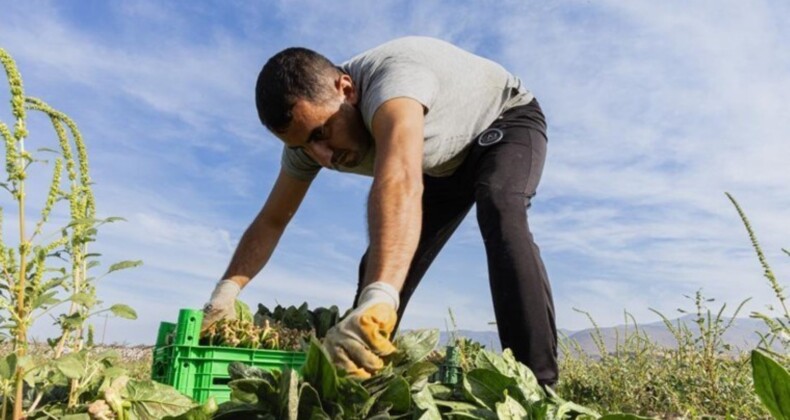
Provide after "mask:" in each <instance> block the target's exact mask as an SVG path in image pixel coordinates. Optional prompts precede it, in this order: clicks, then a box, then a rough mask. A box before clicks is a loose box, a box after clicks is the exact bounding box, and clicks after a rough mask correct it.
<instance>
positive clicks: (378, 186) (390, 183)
mask: <svg viewBox="0 0 790 420" xmlns="http://www.w3.org/2000/svg"><path fill="white" fill-rule="evenodd" d="M412 178H413V177H412ZM412 178H410V177H409V176H408V175H407V174H405V173H402V174H397V175H394V176H385V177H380V178H378V179H376V180H375V181H374V183H373V186H372V187H371V190H370V197H369V198H368V225H369V229H370V251H369V255H368V262H367V269H366V271H365V281H364V284H365V285H367V284H370V283H372V282H374V281H383V282H386V283H389V284H391V285H393V286H394V287H395V288H396V289H398V290H400V289H401V288H402V286H403V282H404V281H405V279H406V274H407V273H408V270H409V265H410V264H411V259H412V257H413V256H414V252H415V250H416V249H417V243H418V241H419V237H420V228H421V223H422V178H421V177H419V178H418V179H412Z"/></svg>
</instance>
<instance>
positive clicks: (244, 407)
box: [212, 400, 268, 420]
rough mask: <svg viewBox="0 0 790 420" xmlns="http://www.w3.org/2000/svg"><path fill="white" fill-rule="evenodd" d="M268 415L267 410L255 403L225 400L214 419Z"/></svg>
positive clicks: (257, 417) (224, 419) (251, 417)
mask: <svg viewBox="0 0 790 420" xmlns="http://www.w3.org/2000/svg"><path fill="white" fill-rule="evenodd" d="M266 415H268V414H267V412H266V410H263V409H261V408H259V407H258V406H257V405H254V404H247V403H243V402H239V401H232V400H231V401H225V402H224V403H222V404H220V405H219V408H218V409H217V411H216V412H215V413H214V415H213V416H212V419H213V420H237V419H259V418H264V416H266Z"/></svg>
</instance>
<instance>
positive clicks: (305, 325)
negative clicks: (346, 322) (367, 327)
mask: <svg viewBox="0 0 790 420" xmlns="http://www.w3.org/2000/svg"><path fill="white" fill-rule="evenodd" d="M253 318H254V322H255V324H256V325H258V326H262V325H264V323H266V322H268V323H270V324H271V325H279V326H282V327H284V328H288V329H295V330H300V331H313V332H314V333H315V336H316V337H317V338H324V337H325V336H326V332H327V331H329V329H330V328H332V327H333V326H334V325H335V324H337V322H338V321H339V320H340V312H339V311H338V309H337V306H334V305H333V306H331V307H329V308H322V307H319V308H315V309H312V310H311V309H309V307H308V305H307V302H304V303H302V304H301V305H300V306H299V307H298V308H297V307H296V306H293V305H292V306H288V307H284V306H281V305H277V306H275V307H274V309H272V310H270V309H269V308H267V307H266V306H265V305H262V304H258V311H257V312H256V313H255V315H254V317H253Z"/></svg>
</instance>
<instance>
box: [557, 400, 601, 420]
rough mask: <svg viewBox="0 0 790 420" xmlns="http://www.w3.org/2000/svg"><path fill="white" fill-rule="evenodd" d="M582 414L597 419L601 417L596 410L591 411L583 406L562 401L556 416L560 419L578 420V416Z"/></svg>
mask: <svg viewBox="0 0 790 420" xmlns="http://www.w3.org/2000/svg"><path fill="white" fill-rule="evenodd" d="M582 414H586V415H588V416H590V417H592V418H596V419H597V418H598V417H600V416H601V415H600V414H598V412H596V411H595V410H591V409H589V408H587V407H585V406H583V405H579V404H576V403H574V402H571V401H564V400H561V402H560V403H559V404H558V406H557V414H556V415H557V417H558V418H565V417H572V418H576V417H577V416H579V415H582Z"/></svg>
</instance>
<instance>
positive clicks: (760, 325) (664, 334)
mask: <svg viewBox="0 0 790 420" xmlns="http://www.w3.org/2000/svg"><path fill="white" fill-rule="evenodd" d="M694 318H695V315H687V316H684V317H681V318H677V319H674V320H672V321H670V322H671V324H672V325H673V328H675V329H678V326H683V325H685V326H686V327H687V328H688V330H689V331H690V332H691V333H692V334H693V336H694V337H698V336H699V328H698V325H697V324H696V323H695V322H694ZM731 320H732V325H730V327H729V328H728V329H727V330H726V331H725V332H724V335H723V336H722V341H723V343H724V344H727V345H729V346H730V350H729V353H731V354H737V353H738V352H740V351H748V350H751V349H753V348H755V347H757V345H758V344H759V342H760V334H766V333H767V332H768V327H767V326H766V325H765V323H764V322H763V321H761V320H759V319H752V318H735V319H732V318H726V319H723V322H724V325H727V323H729V322H730V321H731ZM638 329H639V333H640V335H642V336H645V335H646V336H647V338H648V339H649V340H650V341H652V342H654V343H657V344H659V345H661V346H663V347H667V348H674V347H677V340H676V339H675V337H674V336H673V334H672V333H671V332H670V330H669V329H668V328H667V326H666V325H665V324H664V323H663V322H662V321H658V322H653V323H649V324H641V325H639V326H638ZM633 333H634V326H633V325H628V326H627V327H626V326H623V325H618V326H616V327H607V328H600V330H599V334H600V336H601V338H602V339H603V340H602V341H603V343H604V346H605V348H606V351H607V352H612V351H613V350H615V349H616V348H617V343H618V341H619V343H620V344H622V343H623V340H624V338H625V337H626V336H627V335H633ZM452 334H455V335H456V336H462V337H467V338H470V339H472V340H474V341H477V342H479V343H480V344H483V345H485V347H486V348H487V349H492V350H494V351H502V349H501V346H500V343H499V334H497V332H496V331H470V330H458V331H455V332H454V333H448V332H447V331H442V332H441V333H440V339H439V345H440V346H445V345H447V343H448V342H449V341H450V339H451V336H452ZM558 334H559V336H560V340H572V341H575V342H576V343H577V344H578V348H579V349H581V350H582V351H584V352H585V353H587V354H588V355H591V356H599V355H600V352H599V350H598V346H597V345H596V344H595V340H594V339H593V336H594V334H595V329H594V328H588V329H584V330H580V331H570V330H560V331H559V332H558ZM569 344H571V343H569ZM571 348H575V346H574V345H573V344H571Z"/></svg>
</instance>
